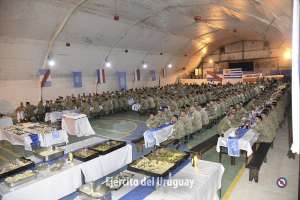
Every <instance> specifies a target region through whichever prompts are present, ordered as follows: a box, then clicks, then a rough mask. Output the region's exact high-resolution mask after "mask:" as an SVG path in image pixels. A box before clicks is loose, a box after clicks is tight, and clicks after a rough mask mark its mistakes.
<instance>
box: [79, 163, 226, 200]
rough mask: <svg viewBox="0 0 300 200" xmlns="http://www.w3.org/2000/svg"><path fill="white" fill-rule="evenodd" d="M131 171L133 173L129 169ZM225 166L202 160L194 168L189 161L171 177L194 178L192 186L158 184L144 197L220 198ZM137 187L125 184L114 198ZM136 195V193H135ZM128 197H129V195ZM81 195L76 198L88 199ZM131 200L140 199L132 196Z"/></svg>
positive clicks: (138, 176)
mask: <svg viewBox="0 0 300 200" xmlns="http://www.w3.org/2000/svg"><path fill="white" fill-rule="evenodd" d="M129 173H132V172H130V171H129ZM223 173H224V167H223V165H222V164H220V163H214V162H209V161H204V160H200V161H199V166H198V168H194V167H192V165H191V162H189V163H188V164H187V165H186V166H185V167H183V168H182V169H181V170H180V171H179V172H178V173H177V174H175V175H174V176H172V177H171V178H170V179H176V180H187V179H189V180H193V181H194V183H193V185H192V187H186V186H184V187H178V188H172V187H166V186H158V187H157V188H156V190H155V191H153V192H152V193H150V194H149V195H148V196H146V197H145V198H144V199H146V200H218V199H219V197H218V190H219V189H221V182H222V176H223ZM134 174H135V176H134V178H135V179H138V180H143V179H144V177H145V176H144V175H142V174H137V173H134ZM134 189H135V187H130V186H127V185H126V186H123V187H122V188H121V189H119V190H117V191H112V200H118V199H122V197H124V196H125V195H126V194H128V193H129V192H132V191H133V190H134ZM133 196H134V195H133ZM127 198H128V197H127ZM87 199H88V198H85V197H84V196H83V195H79V196H77V197H76V198H75V200H87ZM131 200H140V199H138V198H132V199H131Z"/></svg>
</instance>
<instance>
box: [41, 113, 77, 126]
mask: <svg viewBox="0 0 300 200" xmlns="http://www.w3.org/2000/svg"><path fill="white" fill-rule="evenodd" d="M74 112H76V110H64V111H54V112H49V113H46V114H45V122H49V121H50V122H51V123H55V122H57V121H58V120H61V119H62V116H63V114H69V113H74Z"/></svg>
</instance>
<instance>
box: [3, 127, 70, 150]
mask: <svg viewBox="0 0 300 200" xmlns="http://www.w3.org/2000/svg"><path fill="white" fill-rule="evenodd" d="M56 132H58V133H57V134H54V135H55V137H54V136H53V134H52V133H48V134H38V135H39V141H40V143H41V147H50V146H52V145H54V144H60V143H68V142H69V138H68V134H67V133H66V131H64V130H58V131H56ZM28 135H29V134H23V135H16V134H13V133H10V132H7V131H4V130H1V129H0V140H7V141H9V142H10V143H11V144H12V145H21V146H24V148H25V149H26V150H28V151H31V139H30V137H29V136H28Z"/></svg>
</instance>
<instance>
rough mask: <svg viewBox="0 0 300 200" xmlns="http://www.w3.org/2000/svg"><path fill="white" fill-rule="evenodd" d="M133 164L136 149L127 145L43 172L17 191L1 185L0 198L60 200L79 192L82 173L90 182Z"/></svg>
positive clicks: (6, 199) (8, 199) (9, 199)
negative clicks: (57, 170) (61, 168)
mask: <svg viewBox="0 0 300 200" xmlns="http://www.w3.org/2000/svg"><path fill="white" fill-rule="evenodd" d="M130 162H132V146H131V145H126V146H125V147H123V148H120V149H118V150H116V151H113V152H111V153H109V154H107V155H104V156H99V157H97V158H94V159H92V160H90V161H88V162H80V161H78V160H76V159H75V160H74V164H73V165H72V166H70V165H68V164H67V165H66V166H65V167H64V168H63V171H60V172H50V171H43V172H41V173H40V175H39V176H38V178H37V179H36V180H33V181H31V182H28V183H25V184H22V185H20V186H17V187H15V188H13V189H10V188H9V187H7V186H6V185H5V184H4V183H1V184H0V195H1V196H2V200H57V199H60V198H62V197H64V196H67V195H69V194H71V193H73V192H75V191H76V190H77V188H79V187H80V186H81V185H82V179H81V171H82V172H83V173H84V175H85V180H86V182H88V181H91V180H96V179H100V178H102V177H103V176H105V175H107V174H110V173H112V172H114V171H116V170H118V169H120V168H122V167H124V166H125V165H126V164H128V163H130Z"/></svg>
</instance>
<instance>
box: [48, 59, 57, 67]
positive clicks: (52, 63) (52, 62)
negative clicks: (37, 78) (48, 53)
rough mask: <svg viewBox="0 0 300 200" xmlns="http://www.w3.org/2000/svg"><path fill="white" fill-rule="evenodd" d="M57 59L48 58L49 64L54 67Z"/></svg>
mask: <svg viewBox="0 0 300 200" xmlns="http://www.w3.org/2000/svg"><path fill="white" fill-rule="evenodd" d="M55 64H56V63H55V61H54V60H53V59H51V60H48V65H49V66H50V67H54V66H55Z"/></svg>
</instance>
